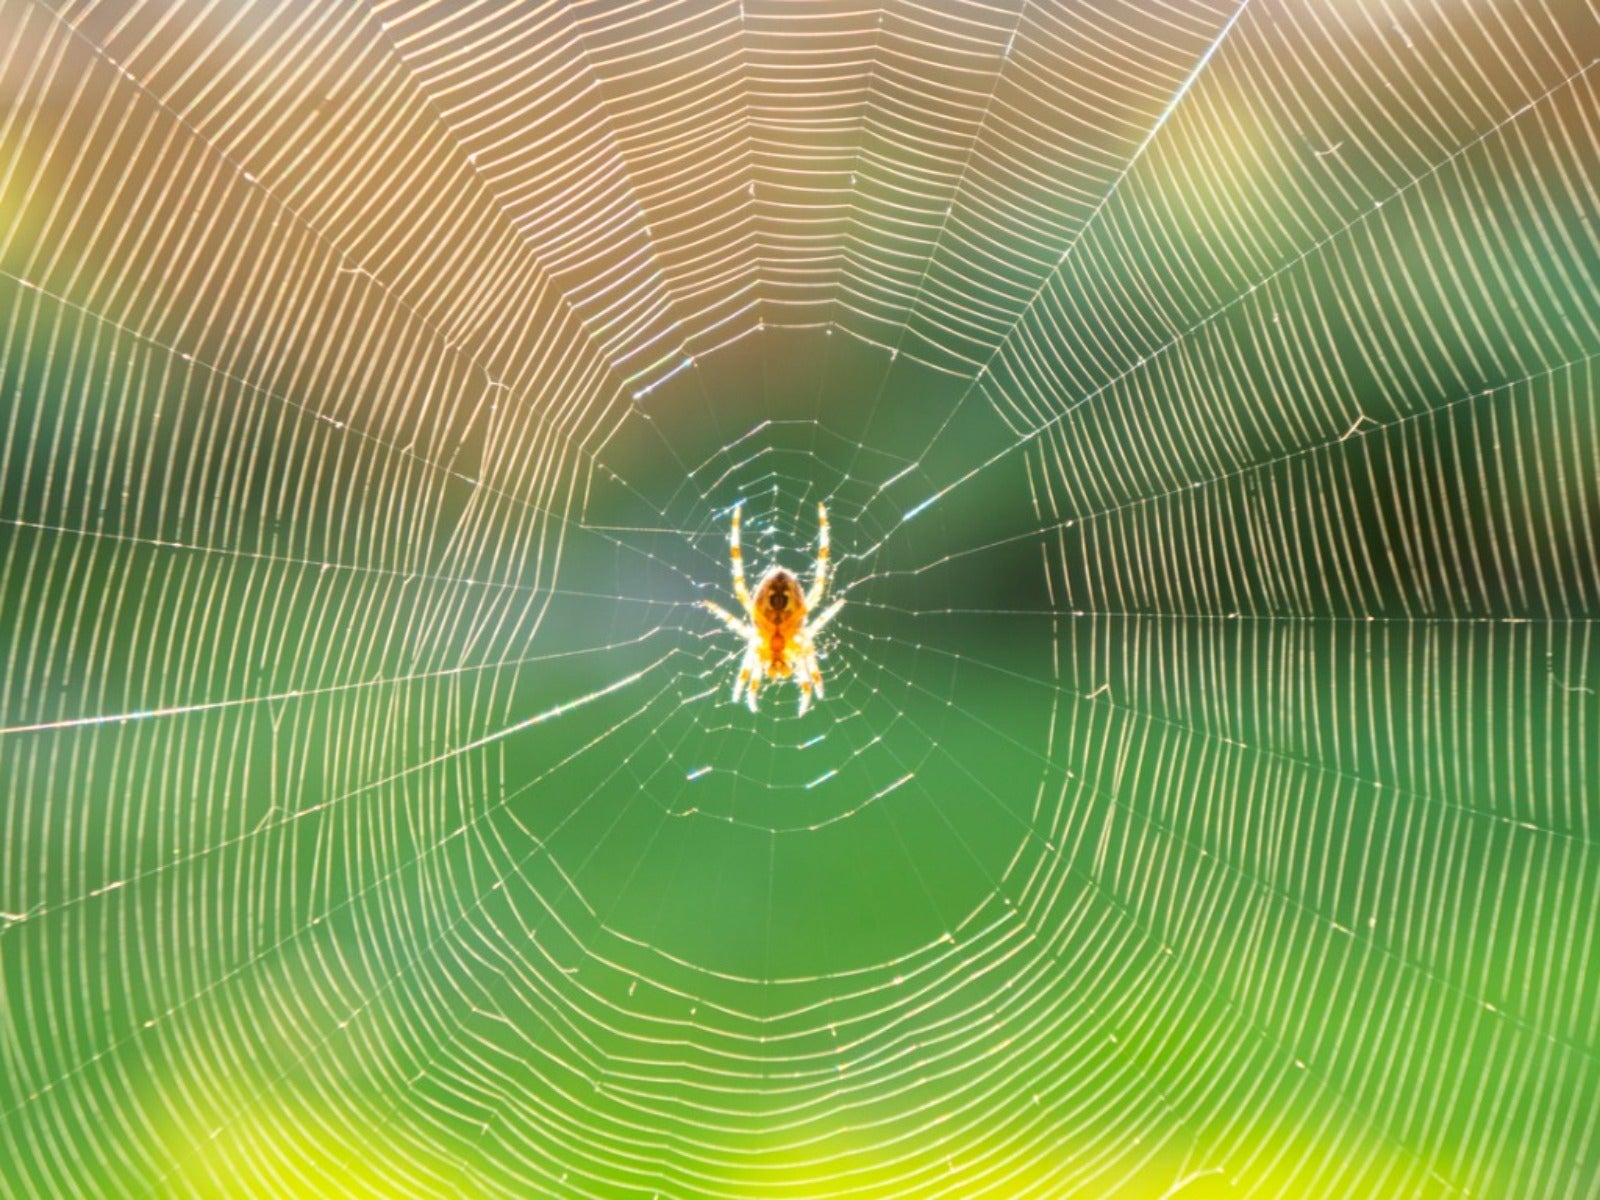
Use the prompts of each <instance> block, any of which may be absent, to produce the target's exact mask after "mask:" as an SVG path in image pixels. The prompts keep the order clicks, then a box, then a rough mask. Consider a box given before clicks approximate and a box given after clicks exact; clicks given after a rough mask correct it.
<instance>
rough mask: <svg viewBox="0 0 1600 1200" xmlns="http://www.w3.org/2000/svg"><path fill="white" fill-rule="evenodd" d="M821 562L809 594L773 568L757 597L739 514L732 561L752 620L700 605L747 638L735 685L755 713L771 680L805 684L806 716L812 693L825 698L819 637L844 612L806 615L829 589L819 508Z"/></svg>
mask: <svg viewBox="0 0 1600 1200" xmlns="http://www.w3.org/2000/svg"><path fill="white" fill-rule="evenodd" d="M817 531H818V532H817V563H816V567H815V568H814V573H813V575H812V578H811V586H810V588H808V589H806V590H805V591H804V592H802V591H801V589H800V580H799V578H798V577H797V576H796V575H795V573H794V572H793V571H788V570H785V569H784V568H783V567H779V566H773V567H772V568H770V569H769V570H768V571H767V573H766V574H765V575H764V576H762V579H761V584H760V586H759V587H757V588H756V594H755V596H754V598H752V597H751V595H750V592H749V590H748V589H747V588H746V587H745V582H744V558H743V556H742V555H741V554H740V551H739V509H738V507H737V506H735V507H734V510H733V530H732V532H731V533H730V534H729V535H728V556H729V557H730V558H732V559H733V595H734V598H735V599H736V600H738V601H739V607H740V608H742V609H743V610H744V613H745V616H747V617H749V618H750V619H749V620H748V621H741V620H740V619H739V618H738V617H736V616H734V615H733V614H732V613H730V612H728V611H727V610H726V609H724V608H721V607H719V606H718V605H715V604H713V603H711V601H709V600H702V601H700V607H701V608H703V609H705V610H706V611H707V612H709V613H714V614H715V615H716V616H717V617H719V618H721V620H722V623H723V624H724V625H726V626H727V627H728V628H729V629H731V630H733V631H734V632H735V633H737V634H738V635H739V636H740V637H742V638H743V639H744V643H745V649H744V662H743V663H742V664H741V665H740V667H739V678H738V679H737V680H735V681H734V684H733V699H734V702H735V703H737V702H738V700H739V697H740V696H741V695H743V696H744V698H745V703H747V704H748V705H749V706H750V711H751V712H755V711H756V692H757V691H758V690H759V689H760V687H761V681H762V680H763V679H765V678H767V677H768V676H771V677H772V678H774V679H781V678H783V677H784V676H785V675H791V676H793V677H794V680H795V682H796V683H798V684H799V685H800V713H801V715H802V716H803V715H804V714H805V711H806V709H808V708H810V707H811V690H812V689H813V688H815V689H816V692H817V696H818V697H819V698H820V697H821V695H822V672H821V670H819V669H818V667H817V648H816V644H815V638H816V636H817V634H819V633H821V632H822V628H823V626H825V625H827V623H828V622H829V621H831V620H833V618H834V617H835V616H836V615H837V614H838V612H839V610H840V609H841V608H843V607H844V599H843V598H842V597H841V598H840V599H838V600H835V601H834V602H833V603H832V604H830V605H828V607H827V608H825V609H823V610H822V611H821V612H820V613H818V614H817V615H816V617H814V618H813V619H811V620H807V619H806V614H807V613H809V612H810V611H811V610H812V609H814V608H815V607H816V606H817V604H818V603H819V602H820V601H821V599H822V593H823V591H824V590H825V589H826V588H827V586H828V510H827V509H826V508H824V507H823V506H822V505H820V504H819V505H817Z"/></svg>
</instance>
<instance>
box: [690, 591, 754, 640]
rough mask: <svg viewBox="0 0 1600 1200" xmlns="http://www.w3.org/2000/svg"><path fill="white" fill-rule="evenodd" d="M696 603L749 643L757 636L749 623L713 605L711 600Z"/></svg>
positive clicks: (718, 605)
mask: <svg viewBox="0 0 1600 1200" xmlns="http://www.w3.org/2000/svg"><path fill="white" fill-rule="evenodd" d="M695 603H696V604H698V605H699V606H700V607H701V608H703V609H705V610H706V611H707V612H708V613H710V614H711V615H712V616H714V617H716V618H717V619H718V620H720V621H721V622H722V623H723V624H724V625H726V626H727V627H728V628H729V629H731V630H733V631H734V632H735V633H737V634H738V635H739V636H740V637H742V638H743V639H744V640H745V641H747V642H748V641H749V640H750V639H751V638H753V637H754V636H755V630H754V629H752V628H751V627H750V624H749V622H747V621H741V620H739V618H738V617H736V616H734V615H733V614H732V613H731V612H729V611H728V610H727V609H725V608H723V607H722V606H721V605H720V604H713V603H711V601H709V600H697V601H695Z"/></svg>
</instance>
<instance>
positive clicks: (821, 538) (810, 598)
mask: <svg viewBox="0 0 1600 1200" xmlns="http://www.w3.org/2000/svg"><path fill="white" fill-rule="evenodd" d="M827 590H828V510H827V508H826V507H824V506H823V505H821V504H819V505H817V563H816V566H815V567H813V568H812V575H811V586H810V587H809V588H808V589H807V590H806V607H807V608H808V609H810V608H815V607H816V606H817V605H818V603H819V602H821V600H822V596H823V593H824V592H826V591H827Z"/></svg>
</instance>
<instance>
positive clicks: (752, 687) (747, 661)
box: [733, 647, 761, 712]
mask: <svg viewBox="0 0 1600 1200" xmlns="http://www.w3.org/2000/svg"><path fill="white" fill-rule="evenodd" d="M760 687H761V658H760V656H759V655H758V654H756V652H755V648H754V647H751V648H750V649H749V650H746V651H745V652H744V662H743V663H742V664H741V665H740V667H739V678H738V679H736V680H734V681H733V702H734V703H735V704H737V703H738V702H739V697H740V696H743V697H744V699H745V703H746V704H747V705H749V707H750V711H751V712H755V711H756V692H757V691H758V690H759V689H760Z"/></svg>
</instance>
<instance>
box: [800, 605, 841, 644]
mask: <svg viewBox="0 0 1600 1200" xmlns="http://www.w3.org/2000/svg"><path fill="white" fill-rule="evenodd" d="M843 607H844V597H843V596H840V597H839V598H838V599H837V600H835V601H834V602H833V603H832V604H830V605H828V607H827V608H825V609H823V610H822V611H821V612H820V613H818V614H817V619H816V620H815V621H807V622H806V632H807V633H808V634H811V635H812V636H815V635H817V634H819V633H821V632H822V628H823V626H825V625H826V624H827V623H828V622H829V621H831V620H833V619H834V618H835V617H836V616H838V615H839V610H840V609H841V608H843Z"/></svg>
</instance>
